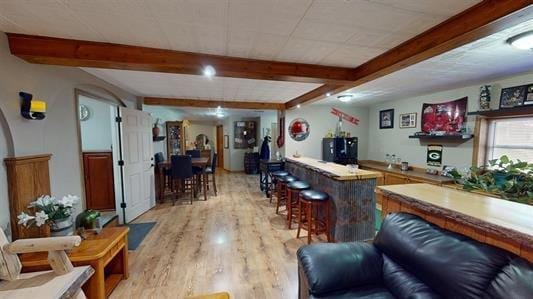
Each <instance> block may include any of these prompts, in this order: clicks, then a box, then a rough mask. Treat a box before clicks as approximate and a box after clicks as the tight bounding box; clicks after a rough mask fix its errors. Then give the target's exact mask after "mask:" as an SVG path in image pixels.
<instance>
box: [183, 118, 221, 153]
mask: <svg viewBox="0 0 533 299" xmlns="http://www.w3.org/2000/svg"><path fill="white" fill-rule="evenodd" d="M185 134H186V136H187V146H188V147H190V148H191V149H192V148H194V142H195V141H196V136H198V135H200V134H204V135H206V136H207V138H209V144H210V145H211V150H213V152H215V151H216V144H217V139H216V138H217V126H216V125H213V124H202V123H197V122H194V123H192V122H191V123H190V124H189V126H187V128H186V129H185Z"/></svg>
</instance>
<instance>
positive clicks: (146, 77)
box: [83, 68, 321, 103]
mask: <svg viewBox="0 0 533 299" xmlns="http://www.w3.org/2000/svg"><path fill="white" fill-rule="evenodd" d="M83 70H85V71H87V72H89V73H91V74H93V75H95V76H97V77H99V78H101V79H102V80H104V81H107V82H109V83H111V84H114V85H116V86H118V87H120V88H122V89H124V90H127V91H129V92H131V93H133V94H135V95H138V96H154V97H169V98H184V99H199V100H200V99H203V100H224V101H248V102H250V101H253V102H270V103H285V102H287V101H289V100H291V99H293V98H295V97H297V96H299V95H301V94H304V93H306V92H308V91H311V90H313V89H315V88H317V87H319V86H320V85H321V84H313V83H299V82H284V81H268V80H252V79H236V78H224V77H216V76H215V77H213V78H206V77H203V76H196V75H179V74H167V73H153V72H140V71H124V70H110V69H94V68H83Z"/></svg>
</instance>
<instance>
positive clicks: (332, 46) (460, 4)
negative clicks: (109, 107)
mask: <svg viewBox="0 0 533 299" xmlns="http://www.w3.org/2000/svg"><path fill="white" fill-rule="evenodd" d="M478 2H480V1H479V0H446V1H443V0H194V1H192V0H174V1H169V0H90V1H89V0H34V1H30V0H0V31H5V32H16V33H26V34H35V35H45V36H54V37H63V38H73V39H82V40H93V41H102V42H111V43H119V44H129V45H139V46H148V47H155V48H165V49H174V50H181V51H190V52H198V53H209V54H218V55H225V56H237V57H245V58H257V59H267V60H279V61H291V62H301V63H312V64H324V65H333V66H349V67H355V66H357V65H359V64H361V63H363V62H365V61H367V60H369V59H371V58H372V57H375V56H376V55H378V54H380V53H383V52H385V51H386V50H388V49H390V48H392V47H394V46H396V45H398V44H400V43H401V42H403V41H405V40H407V39H409V38H411V37H413V36H415V35H417V34H418V33H421V32H423V31H425V30H426V29H428V28H430V27H432V26H434V25H436V24H438V23H440V22H442V21H444V20H446V19H448V18H449V17H451V16H452V15H455V14H457V13H459V12H461V11H463V10H465V9H467V8H468V7H470V6H472V5H474V4H476V3H478Z"/></svg>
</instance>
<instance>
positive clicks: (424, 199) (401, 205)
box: [376, 184, 533, 262]
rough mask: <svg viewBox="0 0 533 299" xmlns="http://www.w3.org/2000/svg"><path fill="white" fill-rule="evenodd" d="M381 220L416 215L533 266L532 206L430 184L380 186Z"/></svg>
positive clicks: (378, 192) (378, 189)
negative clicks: (394, 214)
mask: <svg viewBox="0 0 533 299" xmlns="http://www.w3.org/2000/svg"><path fill="white" fill-rule="evenodd" d="M376 193H377V196H379V197H381V198H382V208H383V210H382V212H383V216H385V215H386V214H388V213H392V212H399V211H401V212H406V213H411V214H415V215H418V216H420V217H422V218H424V219H426V220H427V221H429V222H432V223H434V224H436V225H438V226H440V227H443V228H445V229H448V230H451V231H455V232H457V233H460V234H463V235H466V236H468V237H470V238H472V239H476V240H478V241H480V242H482V243H487V244H490V245H492V246H496V247H500V248H503V249H505V250H507V251H511V252H513V253H515V254H517V255H520V256H522V257H523V258H525V259H528V260H529V261H531V262H533V217H532V215H533V206H530V205H526V204H520V203H516V202H512V201H507V200H503V199H499V198H494V197H490V196H485V195H480V194H474V193H469V192H466V191H462V190H455V189H452V188H446V187H439V186H435V185H430V184H410V185H391V186H379V187H377V188H376Z"/></svg>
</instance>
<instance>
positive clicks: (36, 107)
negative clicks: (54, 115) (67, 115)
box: [19, 91, 46, 120]
mask: <svg viewBox="0 0 533 299" xmlns="http://www.w3.org/2000/svg"><path fill="white" fill-rule="evenodd" d="M19 96H20V99H21V100H22V104H21V106H20V114H21V115H22V117H24V118H27V119H38V120H41V119H44V117H45V113H46V102H44V101H39V100H33V95H32V94H31V93H27V92H23V91H21V92H19Z"/></svg>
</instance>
